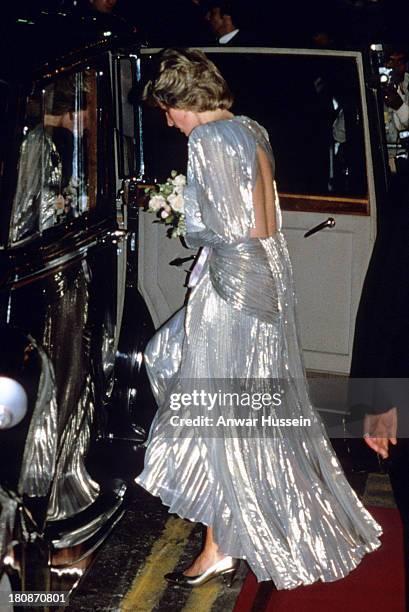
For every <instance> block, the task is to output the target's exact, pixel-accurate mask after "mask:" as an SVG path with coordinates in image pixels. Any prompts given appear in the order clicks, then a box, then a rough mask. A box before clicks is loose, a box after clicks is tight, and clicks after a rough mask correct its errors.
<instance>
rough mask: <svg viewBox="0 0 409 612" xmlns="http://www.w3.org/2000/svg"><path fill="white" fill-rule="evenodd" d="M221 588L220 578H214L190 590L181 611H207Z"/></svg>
mask: <svg viewBox="0 0 409 612" xmlns="http://www.w3.org/2000/svg"><path fill="white" fill-rule="evenodd" d="M222 588H223V582H222V578H215V579H214V580H211V581H210V582H208V583H207V584H204V585H203V586H201V587H196V588H195V589H193V590H192V593H191V594H190V596H189V599H188V600H187V602H186V604H185V605H184V606H183V612H209V611H210V610H211V609H212V607H213V604H214V602H215V601H216V599H217V596H218V595H219V593H220V591H221V590H222Z"/></svg>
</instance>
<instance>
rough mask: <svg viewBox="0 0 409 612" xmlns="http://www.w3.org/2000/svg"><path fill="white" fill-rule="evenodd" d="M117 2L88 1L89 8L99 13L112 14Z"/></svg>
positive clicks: (112, 0) (113, 0) (111, 0)
mask: <svg viewBox="0 0 409 612" xmlns="http://www.w3.org/2000/svg"><path fill="white" fill-rule="evenodd" d="M117 2H118V0H89V3H90V5H91V8H92V9H93V10H94V11H98V12H99V13H108V14H110V13H112V12H113V10H114V9H115V6H116V5H117Z"/></svg>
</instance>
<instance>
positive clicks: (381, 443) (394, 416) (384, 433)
mask: <svg viewBox="0 0 409 612" xmlns="http://www.w3.org/2000/svg"><path fill="white" fill-rule="evenodd" d="M397 429H398V413H397V410H396V408H391V409H390V410H388V411H387V412H383V413H382V414H366V415H365V418H364V440H365V442H366V443H367V445H368V446H369V447H370V448H372V450H374V451H375V452H376V453H379V454H380V456H381V457H382V459H387V458H388V455H389V443H391V444H393V445H395V444H397V439H396V432H397Z"/></svg>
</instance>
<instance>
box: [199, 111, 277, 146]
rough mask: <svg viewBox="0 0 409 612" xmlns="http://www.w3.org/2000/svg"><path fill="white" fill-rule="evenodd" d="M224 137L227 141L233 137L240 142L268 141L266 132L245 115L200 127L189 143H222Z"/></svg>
mask: <svg viewBox="0 0 409 612" xmlns="http://www.w3.org/2000/svg"><path fill="white" fill-rule="evenodd" d="M223 137H224V138H226V139H227V140H229V139H230V138H232V137H233V138H236V139H240V140H242V139H244V140H259V139H260V138H262V139H266V140H267V141H268V135H267V132H266V130H265V129H264V128H263V127H262V126H261V125H260V124H259V123H257V121H254V119H250V118H249V117H246V116H244V115H235V116H234V117H231V118H230V119H219V120H217V121H209V122H208V123H202V124H201V125H198V126H197V127H195V128H194V129H193V130H192V132H191V134H190V137H189V142H191V143H195V142H198V141H202V140H203V139H208V138H209V139H212V138H214V139H216V141H220V139H222V138H223Z"/></svg>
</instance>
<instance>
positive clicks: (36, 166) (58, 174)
mask: <svg viewBox="0 0 409 612" xmlns="http://www.w3.org/2000/svg"><path fill="white" fill-rule="evenodd" d="M95 101H96V72H95V70H93V69H87V70H83V71H81V72H77V73H75V74H69V75H66V76H63V77H61V78H59V79H57V80H56V81H54V82H52V83H50V84H48V85H46V86H40V85H39V86H37V87H36V88H35V89H34V91H33V93H32V94H31V95H30V96H29V98H28V100H27V105H26V114H25V118H24V125H23V128H22V132H23V139H22V143H21V146H20V152H19V162H18V171H17V183H16V189H15V193H14V197H13V209H12V222H11V227H10V242H12V243H16V242H18V241H20V240H23V239H26V238H28V237H30V236H32V235H33V234H36V233H38V232H43V231H44V230H47V229H48V228H51V227H54V226H56V225H58V224H61V223H63V222H66V221H69V220H71V219H75V218H77V217H80V216H81V215H83V214H84V213H86V212H87V211H89V210H90V209H91V208H93V206H94V205H95V196H96V184H97V163H96V152H97V147H96V129H95V121H94V113H95V107H96V102H95Z"/></svg>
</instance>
